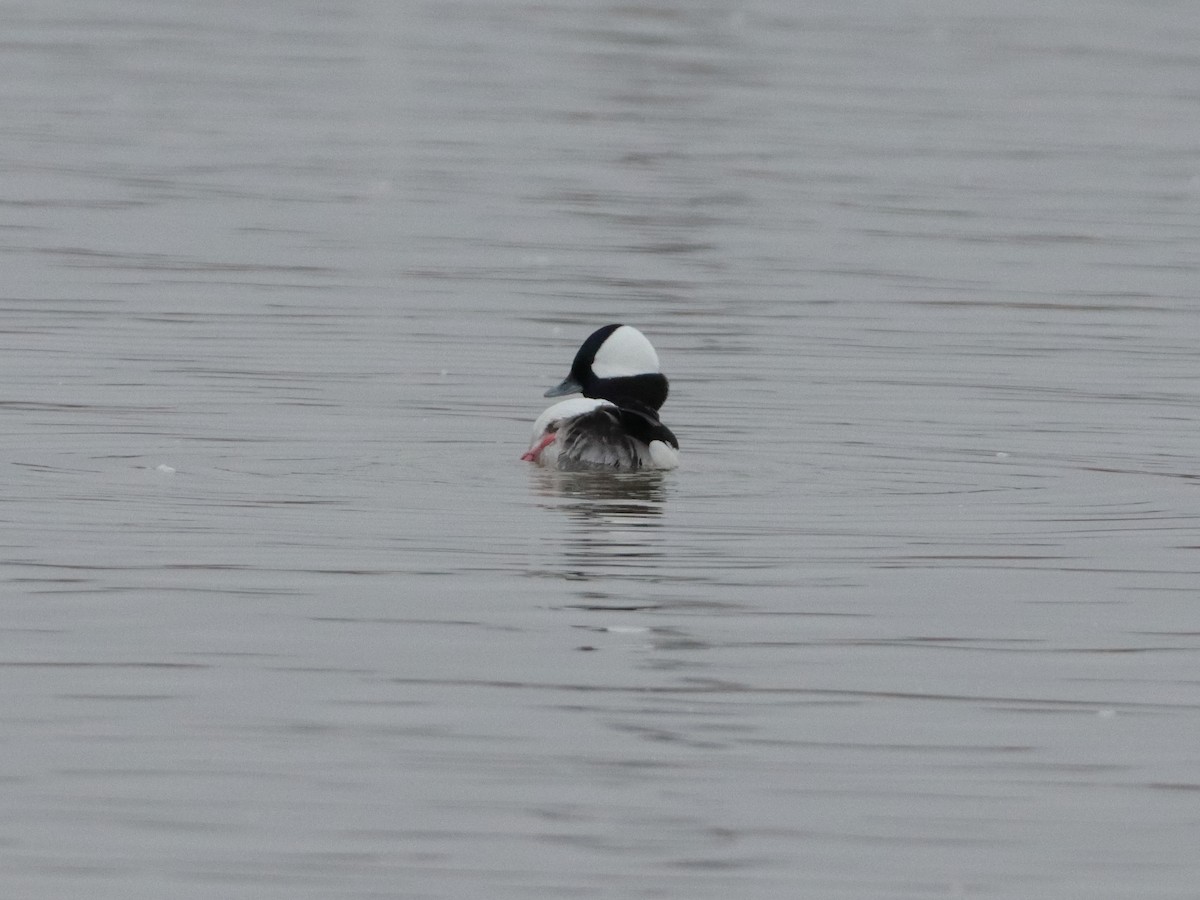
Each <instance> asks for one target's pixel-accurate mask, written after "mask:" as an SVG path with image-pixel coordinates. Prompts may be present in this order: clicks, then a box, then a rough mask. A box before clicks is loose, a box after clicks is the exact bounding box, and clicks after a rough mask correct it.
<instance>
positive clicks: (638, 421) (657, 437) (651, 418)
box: [617, 405, 679, 450]
mask: <svg viewBox="0 0 1200 900" xmlns="http://www.w3.org/2000/svg"><path fill="white" fill-rule="evenodd" d="M617 414H618V415H619V417H620V421H621V426H622V428H624V430H625V432H626V433H627V434H628V435H629V436H630V437H633V438H635V439H636V440H639V441H641V442H642V443H643V444H645V445H646V446H647V447H648V446H650V444H651V443H653V442H654V441H662V442H663V443H664V444H670V445H671V446H672V447H674V448H675V449H676V450H678V449H679V441H678V439H677V438H676V437H675V435H674V434H673V433H672V431H671V429H670V428H668V427H667V426H666V425H664V424H663V423H662V422H661V421H659V418H658V413H657V412H656V411H655V410H653V409H650V408H649V407H647V406H643V405H638V406H633V405H627V406H620V407H618V408H617Z"/></svg>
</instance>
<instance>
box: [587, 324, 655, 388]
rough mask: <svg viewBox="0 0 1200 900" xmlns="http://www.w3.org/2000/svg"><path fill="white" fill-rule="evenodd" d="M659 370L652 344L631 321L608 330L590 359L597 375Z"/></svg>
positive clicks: (625, 375) (598, 376) (606, 376)
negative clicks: (611, 331)
mask: <svg viewBox="0 0 1200 900" xmlns="http://www.w3.org/2000/svg"><path fill="white" fill-rule="evenodd" d="M658 371H659V368H658V354H657V353H655V352H654V347H653V346H651V344H650V342H649V341H648V340H646V336H645V335H644V334H642V333H641V332H640V331H638V330H637V329H636V328H634V327H632V326H630V325H622V326H621V327H620V328H618V329H617V330H616V331H614V332H613V333H612V334H610V335H609V336H608V339H607V340H605V342H604V343H603V344H601V345H600V349H599V350H597V351H596V358H595V359H594V360H592V372H594V373H595V375H596V377H597V378H626V377H628V376H630V375H651V374H654V373H656V372H658Z"/></svg>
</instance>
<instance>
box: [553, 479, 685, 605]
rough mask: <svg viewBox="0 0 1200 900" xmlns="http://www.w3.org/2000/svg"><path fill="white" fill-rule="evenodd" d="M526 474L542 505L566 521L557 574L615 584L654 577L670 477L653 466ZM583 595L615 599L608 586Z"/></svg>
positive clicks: (657, 570)
mask: <svg viewBox="0 0 1200 900" xmlns="http://www.w3.org/2000/svg"><path fill="white" fill-rule="evenodd" d="M531 476H532V479H533V485H534V490H535V491H536V493H537V494H538V496H539V497H540V498H542V502H541V505H542V506H543V508H545V509H548V510H553V511H554V512H556V513H560V514H562V515H563V516H565V517H566V519H567V522H568V527H566V528H564V529H562V530H561V534H562V554H563V568H562V570H560V571H559V572H558V573H557V574H558V576H559V577H562V578H565V579H567V580H570V581H587V582H594V581H607V580H609V579H616V580H617V582H616V583H618V584H619V583H622V582H628V580H630V579H633V580H636V581H641V582H649V581H657V580H659V579H658V576H659V575H660V574H661V573H660V565H659V563H660V561H661V560H662V558H663V556H664V549H663V547H662V544H661V541H660V540H659V537H661V534H660V533H659V529H661V527H662V516H663V512H664V510H665V508H666V500H667V495H668V488H667V481H666V479H667V478H668V477H669V476H666V475H664V473H662V472H657V471H639V472H609V471H577V472H573V471H561V470H557V469H537V470H533V471H532V473H531ZM610 583H611V582H610ZM613 586H614V587H615V584H614V585H613ZM583 599H584V600H585V601H586V602H587V603H588V604H589V605H591V604H595V603H599V604H601V605H603V604H604V603H605V601H606V600H608V601H612V600H614V599H615V598H614V597H613V596H612V594H611V593H610V592H609V591H595V590H588V591H585V594H584V598H583ZM620 605H621V606H622V607H624V606H626V605H627V604H625V603H621V604H620ZM651 605H653V604H651Z"/></svg>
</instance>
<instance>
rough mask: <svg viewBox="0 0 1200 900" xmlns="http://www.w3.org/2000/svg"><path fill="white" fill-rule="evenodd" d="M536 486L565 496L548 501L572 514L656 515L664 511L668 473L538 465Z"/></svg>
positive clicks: (586, 516) (541, 491) (543, 492)
mask: <svg viewBox="0 0 1200 900" xmlns="http://www.w3.org/2000/svg"><path fill="white" fill-rule="evenodd" d="M533 475H534V490H535V491H536V492H537V494H538V495H539V496H542V497H556V498H561V499H563V500H566V501H567V502H566V503H565V504H560V503H556V504H545V505H546V506H547V507H550V506H553V507H554V508H556V509H566V510H567V512H568V513H569V514H570V515H571V516H572V517H573V518H583V519H589V518H594V517H604V518H606V519H611V518H630V519H640V518H645V517H649V518H657V517H658V516H661V515H662V510H663V504H664V503H665V502H666V497H667V492H666V488H665V486H664V480H665V478H666V475H665V473H663V472H659V471H645V472H604V471H596V470H591V469H590V470H580V471H563V470H560V469H541V468H535V469H534V470H533Z"/></svg>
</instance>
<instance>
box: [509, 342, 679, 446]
mask: <svg viewBox="0 0 1200 900" xmlns="http://www.w3.org/2000/svg"><path fill="white" fill-rule="evenodd" d="M667 391H668V384H667V379H666V376H665V375H663V374H662V372H660V371H659V364H658V354H657V353H655V352H654V347H653V346H651V344H650V342H649V341H648V340H646V337H645V335H643V334H642V333H641V332H640V331H638V330H637V329H636V328H632V327H630V326H629V325H606V326H605V327H604V328H601V329H600V330H598V331H596V332H594V333H593V334H592V335H591V336H590V337H589V338H588V339H587V340H586V341H584V342H583V346H581V347H580V348H579V352H578V353H576V354H575V361H574V363H572V365H571V373H570V374H569V375H568V376H567V377H566V379H565V380H564V381H563V382H562V384H560V385H558V386H557V387H553V388H551V389H550V390H548V391H546V396H547V397H561V396H563V395H564V394H574V393H582V394H583V395H584V396H583V397H576V398H574V399H571V400H563V401H561V402H559V403H555V404H554V405H553V406H551V407H550V408H549V409H547V410H546V411H545V412H543V413H542V414H541V415H540V416H538V420H537V422H536V423H535V424H534V426H533V441H532V442H531V443H530V445H529V450H528V451H527V452H526V453H525V454H524V455H523V456H522V457H521V458H522V459H524V460H528V461H530V462H536V463H539V464H540V465H544V466H551V467H556V468H560V469H561V468H586V467H603V468H611V469H673V468H675V467H676V466H678V465H679V441H677V440H676V439H675V435H673V434H672V433H671V430H670V429H669V428H667V426H665V425H663V423H662V422H660V421H659V419H658V409H659V407H661V406H662V405H663V403H664V401H666V399H667Z"/></svg>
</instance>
